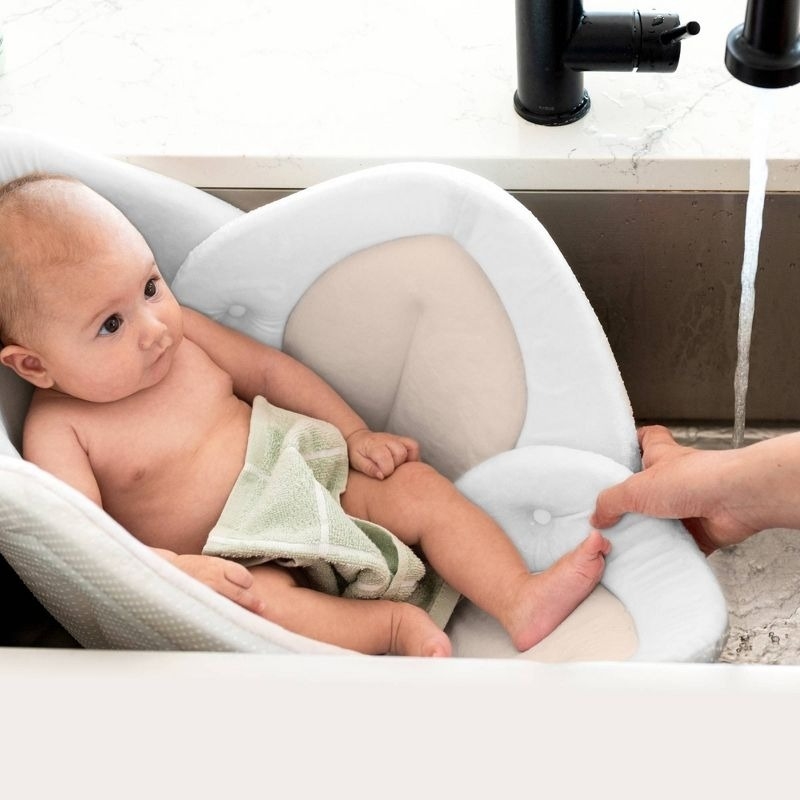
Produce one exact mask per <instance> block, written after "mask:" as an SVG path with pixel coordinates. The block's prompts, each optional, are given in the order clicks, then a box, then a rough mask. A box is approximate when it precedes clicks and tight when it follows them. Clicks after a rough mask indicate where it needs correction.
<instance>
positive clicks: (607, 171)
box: [0, 0, 800, 191]
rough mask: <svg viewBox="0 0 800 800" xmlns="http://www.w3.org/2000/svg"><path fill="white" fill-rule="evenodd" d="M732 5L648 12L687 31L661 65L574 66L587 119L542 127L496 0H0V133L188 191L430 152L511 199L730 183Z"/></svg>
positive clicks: (744, 152)
mask: <svg viewBox="0 0 800 800" xmlns="http://www.w3.org/2000/svg"><path fill="white" fill-rule="evenodd" d="M745 5H746V4H745V0H736V1H735V2H734V1H733V0H675V2H674V3H667V4H664V5H663V7H662V6H660V5H659V9H658V10H663V11H671V12H677V13H679V14H680V15H681V19H682V21H683V22H686V21H688V20H691V19H696V20H697V21H699V22H700V24H701V26H702V30H701V32H700V34H699V36H697V37H695V38H693V39H691V40H688V41H685V42H684V43H683V48H682V49H683V52H682V56H681V61H680V64H679V66H678V70H677V72H675V73H672V74H633V73H598V72H594V73H587V74H586V76H585V83H586V88H587V89H588V91H589V93H590V95H591V98H592V108H591V110H590V112H589V114H588V115H587V116H586V117H585V118H584V119H582V120H581V121H579V122H577V123H574V124H572V125H568V126H564V127H559V128H547V127H541V126H537V125H533V124H531V123H528V122H525V121H524V120H522V119H521V118H520V117H518V116H517V114H516V113H515V112H514V109H513V105H512V95H513V92H514V90H515V88H516V55H515V28H514V7H513V3H511V0H505V2H502V3H498V2H497V0H380V2H375V0H338V2H335V3H331V2H328V1H327V0H292V2H287V0H226V1H225V2H221V0H206V2H202V3H197V2H193V0H4V2H3V4H2V10H0V14H2V16H0V26H2V31H3V33H4V35H5V49H6V57H5V74H4V75H3V76H2V77H0V124H3V125H10V126H15V127H21V128H26V129H30V130H34V131H37V132H40V133H45V134H47V135H49V136H53V137H57V138H59V139H61V140H63V141H65V142H67V143H70V144H76V145H78V146H81V147H86V148H90V149H93V150H97V151H100V152H104V153H108V154H111V155H114V156H116V157H119V158H122V159H125V160H127V161H130V162H133V163H136V164H140V165H143V166H146V167H149V168H151V169H154V170H157V171H159V172H162V173H165V174H168V175H171V176H173V177H176V178H179V179H181V180H184V181H186V182H188V183H191V184H194V185H199V186H205V187H250V188H252V187H262V188H302V187H305V186H309V185H311V184H313V183H316V182H319V181H320V180H324V179H326V178H330V177H333V176H335V175H339V174H342V173H345V172H349V171H351V170H354V169H358V168H360V167H364V166H369V165H373V164H378V163H385V162H389V161H403V160H434V161H440V162H444V163H449V164H454V165H457V166H462V167H466V168H468V169H471V170H473V171H474V172H477V173H479V174H482V175H484V176H485V177H487V178H489V179H491V180H494V181H495V182H497V183H498V184H500V185H501V186H503V187H505V188H506V189H511V190H525V189H531V190H553V189H564V190H643V189H650V190H652V189H656V190H745V189H746V188H747V183H748V159H749V153H750V147H751V144H750V142H751V127H752V120H753V114H754V108H755V107H757V105H758V100H757V97H758V95H760V94H764V91H763V90H761V91H759V90H755V89H753V88H752V87H749V86H745V85H744V84H741V83H739V82H738V81H736V80H734V79H733V78H732V77H731V76H730V75H729V74H728V72H727V70H726V69H725V66H724V63H723V58H724V49H725V39H726V36H727V34H728V32H729V31H730V30H731V28H733V27H734V26H735V25H738V24H739V23H741V22H742V21H743V20H744V9H745ZM635 7H637V6H636V4H635V3H634V4H631V5H628V4H627V3H620V2H619V0H614V3H613V5H612V4H611V3H605V2H603V0H585V8H586V9H587V10H589V11H607V10H632V9H633V8H635ZM646 8H649V6H648V7H646ZM767 94H769V95H771V96H773V98H775V102H774V109H773V118H772V122H771V139H770V144H769V148H768V156H769V161H770V176H769V189H770V190H772V191H798V190H800V137H798V135H797V129H798V123H799V122H800V86H794V87H791V88H788V89H781V90H773V91H770V92H767Z"/></svg>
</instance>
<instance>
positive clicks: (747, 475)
mask: <svg viewBox="0 0 800 800" xmlns="http://www.w3.org/2000/svg"><path fill="white" fill-rule="evenodd" d="M717 491H718V496H719V499H720V501H721V502H723V503H724V504H725V506H726V507H727V508H728V509H729V510H730V512H731V513H732V514H735V515H736V516H737V517H738V518H740V519H742V520H744V521H746V523H747V524H748V525H749V526H750V527H752V528H753V529H755V530H764V529H766V528H800V433H793V434H786V435H784V436H778V437H775V438H774V439H768V440H766V441H763V442H759V443H757V444H753V445H749V446H748V447H743V448H740V449H739V450H734V451H730V452H729V458H728V462H727V464H726V466H725V470H724V473H723V480H722V481H721V482H720V485H719V488H718V490H717Z"/></svg>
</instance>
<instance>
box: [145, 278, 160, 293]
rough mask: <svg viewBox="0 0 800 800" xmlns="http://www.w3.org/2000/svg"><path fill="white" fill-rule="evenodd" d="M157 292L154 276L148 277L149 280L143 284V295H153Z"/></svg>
mask: <svg viewBox="0 0 800 800" xmlns="http://www.w3.org/2000/svg"><path fill="white" fill-rule="evenodd" d="M157 293H158V285H157V283H156V279H155V278H150V280H149V281H147V283H146V284H145V285H144V296H145V297H155V296H156V294H157Z"/></svg>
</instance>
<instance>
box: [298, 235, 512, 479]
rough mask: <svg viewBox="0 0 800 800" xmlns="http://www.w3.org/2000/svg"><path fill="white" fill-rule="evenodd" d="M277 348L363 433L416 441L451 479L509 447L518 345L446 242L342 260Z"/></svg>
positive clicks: (465, 262)
mask: <svg viewBox="0 0 800 800" xmlns="http://www.w3.org/2000/svg"><path fill="white" fill-rule="evenodd" d="M283 347H284V349H285V350H286V352H288V353H291V354H292V355H293V356H295V357H296V358H298V359H299V360H300V361H302V362H304V363H306V364H308V365H309V366H310V367H311V368H312V369H314V370H315V371H317V372H318V373H319V374H321V375H322V376H323V377H324V378H325V379H326V380H327V381H328V382H329V383H330V384H331V385H332V386H334V387H335V388H336V389H337V391H339V392H340V394H342V395H343V396H344V398H345V399H346V400H347V401H348V402H349V403H351V405H353V406H354V407H355V408H356V409H357V411H358V412H359V413H360V414H361V415H362V416H363V417H364V419H365V420H366V422H367V424H368V425H369V426H370V427H371V428H373V429H375V430H388V431H393V432H396V433H405V434H408V435H411V436H414V437H415V438H416V439H417V440H418V441H419V442H420V445H421V448H422V455H423V458H424V460H425V461H427V462H428V463H430V464H432V465H433V466H435V467H436V468H437V469H438V470H439V471H440V472H442V473H443V474H444V475H446V476H447V477H449V478H451V479H455V478H457V477H458V476H459V475H461V474H462V473H464V472H466V471H467V470H468V469H469V468H470V467H472V466H474V465H475V464H478V463H480V462H482V461H484V460H485V459H487V458H489V457H490V456H492V455H495V454H497V453H501V452H503V451H505V450H509V449H511V448H513V447H514V445H515V444H516V441H517V437H518V436H519V432H520V430H521V428H522V423H523V421H524V416H525V409H526V390H525V375H524V368H523V362H522V356H521V354H520V350H519V345H518V343H517V338H516V336H515V334H514V329H513V327H512V325H511V322H510V321H509V319H508V316H507V314H506V312H505V309H504V307H503V305H502V303H501V302H500V299H499V298H498V296H497V294H496V292H495V290H494V288H493V287H492V285H491V283H490V282H489V280H488V279H487V278H486V276H485V274H484V273H483V270H481V268H480V267H479V266H478V264H477V263H476V262H475V261H474V259H472V258H471V257H470V256H469V255H468V254H467V253H466V251H464V249H463V248H462V247H460V246H459V245H458V244H457V243H456V242H455V241H453V240H452V239H450V238H449V237H446V236H411V237H407V238H402V239H395V240H393V241H389V242H384V243H381V244H378V245H375V246H374V247H369V248H367V249H365V250H361V251H359V252H357V253H354V254H353V255H351V256H349V257H348V258H345V259H343V260H342V261H340V262H339V263H338V264H336V265H334V266H333V267H331V268H330V269H329V270H327V272H325V273H324V274H323V275H322V276H321V277H320V278H319V279H318V280H317V281H316V282H315V283H314V284H313V285H312V286H311V287H310V288H309V289H308V290H307V291H306V293H305V295H304V296H303V297H302V299H301V300H300V302H299V303H298V304H297V306H296V307H295V309H294V310H293V311H292V314H291V316H290V317H289V320H288V322H287V325H286V333H285V337H284V344H283Z"/></svg>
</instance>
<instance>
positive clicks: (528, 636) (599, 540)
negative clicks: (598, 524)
mask: <svg viewBox="0 0 800 800" xmlns="http://www.w3.org/2000/svg"><path fill="white" fill-rule="evenodd" d="M610 551H611V542H609V541H608V539H606V538H605V537H604V536H602V535H601V534H600V533H598V532H597V531H594V530H593V531H592V532H591V533H590V534H589V535H588V536H587V537H586V539H584V540H583V542H581V543H580V544H579V545H578V546H577V547H576V548H575V549H574V550H572V551H570V552H569V553H567V554H566V555H564V556H562V557H561V558H560V559H559V560H558V561H556V563H555V564H553V565H552V566H551V567H550V568H549V569H547V570H545V571H544V572H538V573H536V574H533V573H532V574H530V575H528V576H526V578H527V579H526V580H524V581H523V583H522V587H521V589H520V591H519V594H518V595H517V597H518V600H517V603H516V604H515V607H514V610H513V611H512V613H511V614H510V615H509V621H508V623H507V624H506V629H507V630H508V633H509V635H510V636H511V640H512V641H513V643H514V645H515V647H516V648H517V649H518V650H528V649H530V648H531V647H533V646H534V645H535V644H537V643H538V642H540V641H541V640H542V639H544V638H545V636H547V635H548V634H549V633H551V632H552V631H553V630H555V628H556V627H558V625H560V624H561V623H562V622H563V621H564V620H565V619H566V618H567V617H568V616H569V615H570V614H571V613H572V612H573V611H574V610H575V609H576V608H577V607H578V605H580V603H581V602H582V601H583V600H585V599H586V597H588V595H589V594H590V593H591V591H592V590H593V589H594V587H595V586H597V584H598V583H599V582H600V577H601V576H602V574H603V570H604V569H605V565H606V561H605V557H606V556H607V555H608V553H609V552H610Z"/></svg>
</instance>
